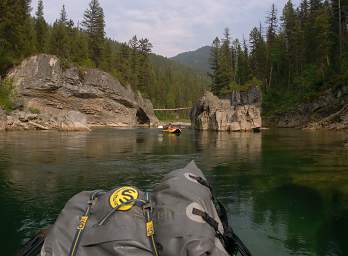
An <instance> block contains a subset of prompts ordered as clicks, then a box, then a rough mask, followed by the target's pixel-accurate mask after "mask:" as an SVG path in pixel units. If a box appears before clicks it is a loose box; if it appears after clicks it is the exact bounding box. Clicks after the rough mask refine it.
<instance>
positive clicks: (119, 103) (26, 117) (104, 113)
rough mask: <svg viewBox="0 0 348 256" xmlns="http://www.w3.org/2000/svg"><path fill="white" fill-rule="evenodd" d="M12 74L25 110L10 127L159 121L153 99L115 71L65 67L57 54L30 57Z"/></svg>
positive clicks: (73, 127)
mask: <svg viewBox="0 0 348 256" xmlns="http://www.w3.org/2000/svg"><path fill="white" fill-rule="evenodd" d="M8 77H9V78H10V79H11V80H12V82H13V88H14V90H15V95H16V102H21V108H20V111H22V112H23V113H21V114H20V113H16V114H11V116H13V118H12V119H11V120H10V127H12V128H14V129H16V128H18V127H24V129H31V128H33V129H39V128H40V127H41V126H42V127H44V128H48V129H63V130H81V129H82V130H86V129H89V127H93V126H116V127H118V126H123V127H134V126H139V125H142V126H143V125H145V126H157V125H158V123H159V121H158V119H157V118H156V116H155V114H154V111H153V106H152V104H151V101H150V100H147V99H144V98H142V96H141V95H140V94H139V93H135V92H134V91H133V90H132V89H131V88H130V87H129V86H128V87H124V86H122V85H121V84H120V82H119V81H117V80H116V79H115V78H114V77H112V76H111V75H109V74H108V73H105V72H102V71H100V70H97V69H79V68H77V67H71V68H68V69H64V67H63V66H62V65H61V62H60V60H59V59H58V58H57V57H55V56H52V55H46V54H41V55H37V56H33V57H30V58H28V59H26V60H24V61H23V62H22V63H21V65H19V66H18V67H16V68H14V69H13V70H12V71H11V72H10V73H9V75H8ZM18 121H19V122H21V124H19V123H18ZM32 123H34V124H36V125H32Z"/></svg>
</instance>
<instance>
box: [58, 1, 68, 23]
mask: <svg viewBox="0 0 348 256" xmlns="http://www.w3.org/2000/svg"><path fill="white" fill-rule="evenodd" d="M58 21H59V22H61V23H64V24H67V23H68V15H67V13H66V9H65V5H64V4H63V7H62V10H61V11H60V16H59V20H58Z"/></svg>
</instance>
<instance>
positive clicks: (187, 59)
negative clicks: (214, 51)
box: [171, 46, 211, 73]
mask: <svg viewBox="0 0 348 256" xmlns="http://www.w3.org/2000/svg"><path fill="white" fill-rule="evenodd" d="M210 51H211V47H210V46H203V47H201V48H199V49H197V50H194V51H189V52H183V53H180V54H178V55H176V56H175V57H172V58H171V59H172V60H174V61H175V62H177V63H179V64H183V65H186V66H189V67H191V68H192V69H194V70H198V71H201V72H204V73H208V72H210V65H209V56H210Z"/></svg>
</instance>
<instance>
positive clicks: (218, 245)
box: [152, 162, 229, 256]
mask: <svg viewBox="0 0 348 256" xmlns="http://www.w3.org/2000/svg"><path fill="white" fill-rule="evenodd" d="M152 196H153V197H152V198H153V203H154V205H155V208H154V212H155V214H154V216H155V217H154V218H155V222H154V223H155V231H156V239H157V242H158V249H159V254H160V255H165V256H206V255H211V256H225V255H229V254H228V253H227V252H226V250H225V248H224V246H223V245H222V241H221V239H219V234H220V235H221V236H222V235H223V233H224V228H223V225H222V223H221V220H220V218H219V216H218V213H217V210H216V208H215V205H214V203H213V201H212V193H211V190H210V188H209V185H208V183H207V182H206V179H205V177H204V175H203V173H202V172H201V171H200V170H199V169H198V168H197V166H196V165H195V163H194V162H191V163H190V164H189V165H187V166H186V167H185V168H183V169H179V170H175V171H172V172H170V173H169V174H167V175H166V176H165V177H164V179H163V180H162V181H161V183H160V184H158V185H157V186H156V187H155V189H154V191H153V195H152Z"/></svg>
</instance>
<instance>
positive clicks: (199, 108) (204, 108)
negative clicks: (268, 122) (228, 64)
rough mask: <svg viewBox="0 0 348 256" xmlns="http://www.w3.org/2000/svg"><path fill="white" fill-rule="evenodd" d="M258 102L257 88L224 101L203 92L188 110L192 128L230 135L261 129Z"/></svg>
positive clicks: (225, 98) (232, 94)
mask: <svg viewBox="0 0 348 256" xmlns="http://www.w3.org/2000/svg"><path fill="white" fill-rule="evenodd" d="M261 100H262V97H261V91H260V90H259V89H258V88H257V87H256V86H253V87H250V88H249V89H248V90H247V91H245V92H237V91H236V92H233V93H231V94H230V95H227V96H225V97H224V98H223V99H219V98H218V97H216V96H215V95H213V94H212V93H211V92H206V93H205V94H204V96H203V97H202V98H201V99H200V100H199V101H198V102H197V103H196V104H195V105H194V107H193V108H192V110H191V124H192V128H194V129H197V130H214V131H233V132H237V131H250V130H252V129H254V128H261V126H262V119H261Z"/></svg>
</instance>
